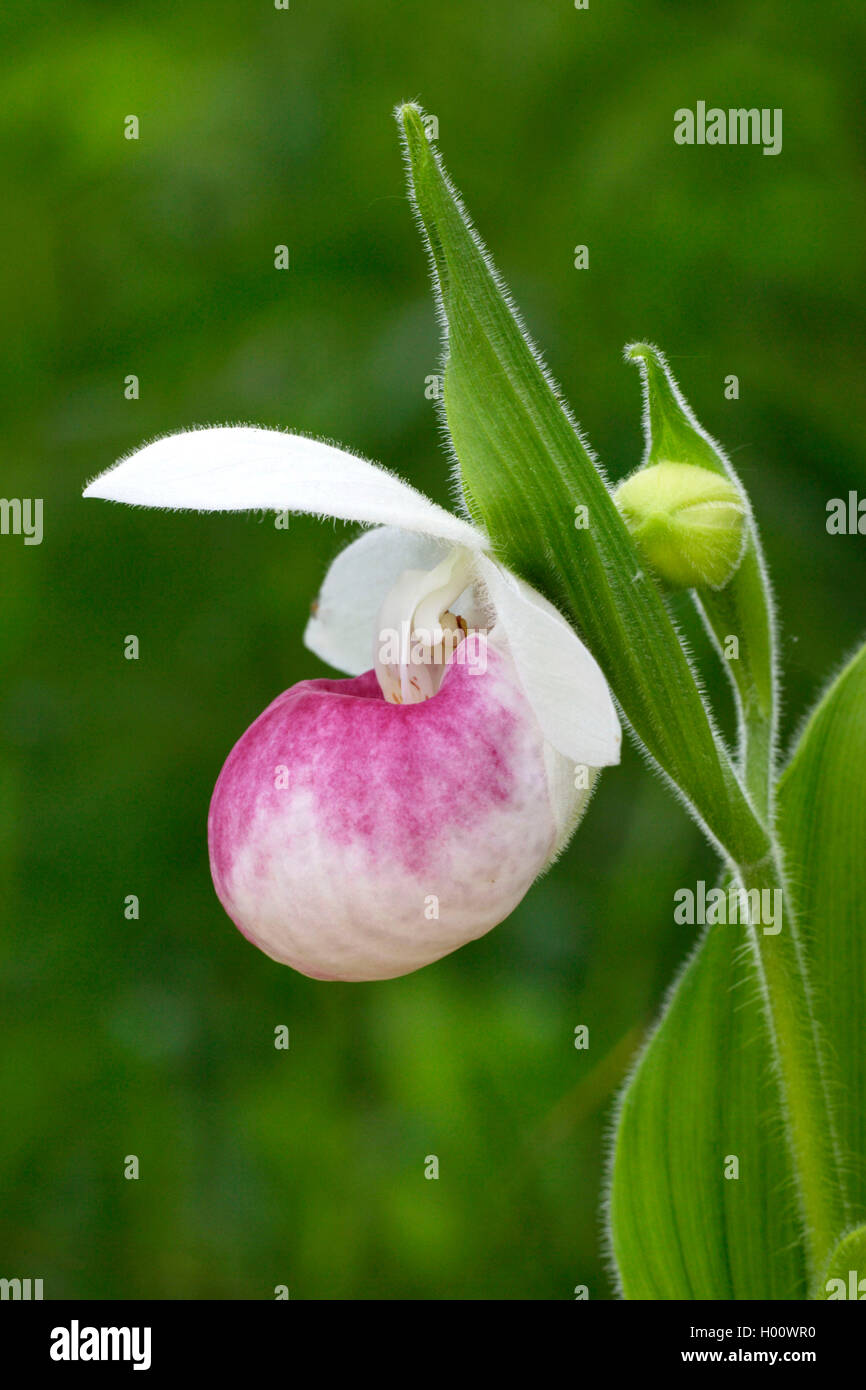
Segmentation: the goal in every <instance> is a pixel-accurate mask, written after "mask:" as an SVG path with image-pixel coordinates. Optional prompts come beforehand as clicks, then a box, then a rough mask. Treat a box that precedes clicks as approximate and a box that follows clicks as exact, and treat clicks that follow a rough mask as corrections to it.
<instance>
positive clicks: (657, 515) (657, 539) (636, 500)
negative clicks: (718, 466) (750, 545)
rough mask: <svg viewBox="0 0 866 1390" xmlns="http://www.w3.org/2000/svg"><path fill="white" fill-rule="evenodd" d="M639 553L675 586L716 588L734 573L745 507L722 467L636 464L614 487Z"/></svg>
mask: <svg viewBox="0 0 866 1390" xmlns="http://www.w3.org/2000/svg"><path fill="white" fill-rule="evenodd" d="M614 501H615V502H616V504H617V506H618V507H619V509H620V512H621V513H622V515H623V518H624V520H625V523H626V525H627V526H628V528H629V530H630V531H631V533H632V536H633V537H634V541H635V544H636V545H637V547H638V550H639V551H640V553H641V555H642V556H643V557H644V559H645V560H646V561H647V564H649V565H650V566H651V567H652V568H653V569H654V570H655V572H656V573H657V574H658V575H659V577H660V578H661V579H663V580H665V581H666V583H668V584H670V585H672V586H673V587H675V588H678V589H704V588H711V589H721V588H722V587H723V586H724V585H725V584H727V582H728V580H729V579H731V577H732V576H733V575H734V574H735V573H736V570H737V567H738V566H739V563H740V560H741V559H742V555H743V548H744V545H745V539H746V507H745V504H744V502H743V498H742V495H741V493H740V491H739V488H738V487H737V486H736V484H734V483H733V482H732V481H731V480H730V479H729V478H727V477H725V476H724V474H722V473H714V472H711V471H710V469H708V468H699V467H697V466H696V465H695V464H692V463H655V464H651V465H650V466H649V467H648V468H641V469H639V470H638V471H637V473H633V474H632V475H631V477H630V478H626V480H625V482H623V483H620V485H619V487H618V488H617V489H616V491H615V493H614Z"/></svg>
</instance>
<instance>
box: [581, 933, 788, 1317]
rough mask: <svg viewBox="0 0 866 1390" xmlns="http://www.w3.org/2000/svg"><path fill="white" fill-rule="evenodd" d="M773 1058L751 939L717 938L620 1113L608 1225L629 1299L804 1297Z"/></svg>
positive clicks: (685, 985) (690, 975)
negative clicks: (735, 1169)
mask: <svg viewBox="0 0 866 1390" xmlns="http://www.w3.org/2000/svg"><path fill="white" fill-rule="evenodd" d="M772 1056H773V1052H772V1046H771V1042H770V1037H769V1033H768V1030H767V1024H766V1021H765V1016H764V1010H763V1007H762V1002H761V990H760V984H759V981H758V976H757V971H756V968H755V964H754V958H753V957H752V955H751V954H750V953H748V952H747V951H746V950H745V949H744V942H743V935H742V931H741V929H739V928H737V927H733V926H721V925H720V926H716V927H712V928H710V929H709V931H708V933H707V935H706V936H705V938H704V940H703V942H702V944H701V946H700V947H699V949H698V952H697V954H696V955H695V956H694V957H693V959H692V960H691V962H690V963H689V965H688V966H687V968H686V970H685V972H684V974H683V975H682V977H681V979H680V980H679V983H678V984H677V986H676V989H675V991H674V993H673V997H672V999H671V1002H670V1004H669V1006H668V1009H667V1012H666V1013H665V1016H664V1019H663V1021H662V1023H661V1025H660V1026H659V1028H658V1030H657V1031H656V1033H655V1035H654V1036H653V1038H652V1040H651V1041H650V1043H649V1046H648V1047H647V1049H646V1050H645V1052H644V1053H643V1056H642V1057H641V1059H640V1062H639V1064H638V1067H637V1069H636V1071H635V1073H634V1076H633V1078H632V1080H631V1082H630V1083H629V1085H628V1087H627V1089H626V1091H625V1094H624V1097H623V1100H622V1105H621V1108H620V1113H619V1121H618V1132H617V1136H616V1144H615V1150H614V1162H613V1170H612V1186H611V1195H610V1208H609V1215H610V1226H611V1239H612V1247H613V1252H614V1255H615V1257H616V1263H617V1268H618V1271H619V1277H620V1281H621V1286H622V1292H623V1294H624V1296H625V1297H626V1298H640V1299H711V1298H721V1299H743V1298H762V1299H783V1298H804V1297H805V1296H806V1287H807V1272H806V1259H805V1253H804V1251H803V1249H802V1247H801V1245H800V1241H799V1222H798V1216H797V1211H796V1203H795V1200H794V1184H793V1174H792V1171H791V1166H790V1159H789V1156H788V1148H787V1145H786V1143H785V1136H784V1123H783V1114H782V1109H781V1103H780V1097H779V1090H778V1084H777V1080H776V1074H775V1070H774V1068H773V1065H772ZM732 1159H736V1161H737V1164H738V1174H739V1175H738V1176H737V1177H726V1176H725V1172H726V1167H727V1170H728V1171H729V1172H731V1171H733V1169H732V1162H731V1161H732Z"/></svg>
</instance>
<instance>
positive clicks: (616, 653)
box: [398, 105, 768, 862]
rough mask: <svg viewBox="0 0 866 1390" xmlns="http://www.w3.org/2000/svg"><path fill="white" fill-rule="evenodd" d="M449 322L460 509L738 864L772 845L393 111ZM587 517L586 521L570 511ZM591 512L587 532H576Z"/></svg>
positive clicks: (659, 615)
mask: <svg viewBox="0 0 866 1390" xmlns="http://www.w3.org/2000/svg"><path fill="white" fill-rule="evenodd" d="M398 116H399V119H400V123H401V125H402V129H403V134H404V139H405V147H406V154H407V162H408V166H409V172H410V183H411V193H412V197H413V200H414V203H415V207H416V209H417V212H418V216H419V221H420V223H421V226H422V228H423V231H424V234H425V237H426V240H427V244H428V248H429V251H430V257H431V262H432V266H433V271H434V281H435V285H436V289H437V293H438V296H439V299H440V304H441V308H442V313H443V320H444V322H445V324H446V325H447V337H446V343H445V359H446V366H445V389H444V404H445V414H446V419H447V424H448V429H449V431H450V435H451V439H452V442H453V445H454V449H455V452H456V455H457V459H458V461H459V469H460V477H461V480H462V484H463V489H464V493H465V497H466V501H467V505H468V507H469V509H470V511H471V513H472V515H473V516H474V518H475V519H476V520H477V521H479V522H481V524H482V525H484V526H485V527H486V529H487V531H488V534H489V535H490V537H491V540H492V541H493V544H494V546H495V548H496V550H497V552H498V554H499V555H500V556H501V558H502V559H503V560H504V562H505V563H506V564H507V565H508V566H509V567H510V568H511V569H513V570H515V571H516V572H517V573H518V574H521V575H522V576H523V577H524V578H526V579H527V580H529V582H530V583H532V584H533V585H535V587H536V588H538V589H540V590H541V591H542V592H544V593H546V594H547V595H548V597H549V598H551V599H552V601H553V602H554V603H557V604H558V605H560V606H561V607H562V608H563V609H564V610H565V611H567V612H568V613H569V614H570V617H571V619H572V621H573V622H574V624H575V626H576V627H577V628H578V629H579V630H580V631H581V632H582V633H583V635H584V637H585V639H586V642H587V645H588V646H589V647H590V649H591V650H592V652H593V654H594V655H595V656H596V658H597V659H598V661H599V662H600V664H601V666H602V668H603V670H604V672H605V675H606V676H607V679H608V681H609V683H610V685H611V688H612V689H613V691H614V694H615V695H616V697H617V699H618V701H619V703H620V705H621V707H622V709H623V711H624V712H625V715H626V718H627V719H628V721H629V723H630V724H631V726H632V728H633V729H634V731H635V733H636V734H637V736H638V738H639V739H640V740H641V741H642V742H643V744H644V745H645V746H646V748H647V749H648V750H649V752H650V753H651V755H652V756H653V758H655V760H656V761H657V762H658V764H659V765H660V766H661V767H662V768H663V769H664V771H665V772H666V773H667V774H668V776H669V777H670V778H671V779H672V780H673V782H674V783H675V784H676V785H677V786H678V787H680V788H681V789H682V790H683V791H684V792H685V794H686V796H687V798H688V799H689V801H690V803H691V804H692V805H693V806H694V807H696V808H697V810H698V812H699V814H700V815H701V817H702V818H703V820H704V821H705V822H706V824H707V825H708V826H709V828H710V830H711V831H712V833H713V835H714V836H715V838H716V839H717V840H718V841H720V842H721V843H722V844H723V845H724V846H725V848H726V849H727V851H728V853H729V854H730V855H731V856H732V857H733V858H734V859H735V860H737V861H738V862H756V861H757V860H759V859H761V858H762V856H763V855H765V854H766V852H767V849H768V840H767V834H766V831H765V829H764V827H763V826H762V825H761V824H760V823H759V820H758V819H757V818H756V816H755V815H754V813H753V811H752V809H751V807H750V806H749V805H748V803H747V801H746V798H745V796H744V793H743V790H742V788H741V786H740V785H739V783H738V781H737V779H736V777H735V775H734V772H733V770H732V767H731V765H730V762H729V760H728V757H727V755H726V753H725V751H724V750H723V748H722V747H721V745H720V744H719V743H718V741H717V740H716V738H715V737H714V733H713V729H712V727H711V724H710V720H709V717H708V713H707V710H706V708H705V706H704V703H703V699H702V696H701V693H700V691H699V689H698V686H697V684H696V682H695V679H694V675H693V673H692V670H691V668H690V665H689V661H688V658H687V656H686V654H685V652H684V650H683V647H682V645H681V643H680V640H679V637H678V635H677V632H676V630H675V628H674V626H673V623H672V621H671V618H670V615H669V613H668V611H667V608H666V606H665V603H664V600H663V598H662V595H661V593H660V591H659V589H658V587H657V585H656V584H655V582H654V581H653V579H652V578H651V577H650V576H649V575H648V574H645V573H644V572H643V567H642V565H641V562H640V559H639V556H638V553H637V550H636V548H635V545H634V542H633V540H632V537H631V536H630V534H629V532H628V529H627V527H626V525H625V523H624V522H623V520H622V517H621V516H620V515H619V512H618V511H617V508H616V506H615V504H614V502H613V500H612V498H611V495H610V492H609V490H608V488H607V486H606V483H605V481H604V479H603V477H602V475H601V473H600V471H599V469H598V467H597V465H596V463H595V462H594V460H593V458H592V455H591V454H590V452H589V449H588V447H587V445H586V443H585V442H584V440H583V438H582V436H581V434H580V432H579V430H578V428H577V426H576V425H575V423H574V421H573V420H572V418H571V416H570V415H569V414H568V411H567V408H566V407H565V405H564V402H563V401H562V399H561V397H560V395H559V394H558V392H557V391H556V389H555V388H554V386H553V384H552V382H551V380H550V377H549V376H548V374H547V373H546V371H545V369H544V367H543V365H542V363H541V360H540V358H539V356H538V354H537V353H536V352H535V351H534V349H533V348H532V346H531V344H530V342H529V340H528V339H527V338H526V336H525V335H524V333H523V332H522V329H521V326H520V324H519V322H518V319H517V317H516V315H515V312H514V310H513V308H512V306H511V303H510V301H509V299H508V297H507V293H506V291H505V289H504V287H503V285H502V283H501V281H500V279H499V277H498V276H497V275H496V273H495V272H494V270H493V269H492V265H491V262H490V260H489V257H488V256H487V254H486V252H485V250H484V248H483V246H482V244H481V242H480V239H479V238H478V237H477V235H476V233H475V232H474V230H473V228H472V227H471V224H470V222H469V219H468V217H467V216H466V213H465V212H464V210H463V207H462V204H461V203H460V201H459V199H458V197H457V195H456V193H455V191H454V189H453V187H452V185H451V183H450V182H449V180H448V178H447V176H446V174H445V172H444V169H443V168H442V165H441V163H440V160H439V156H438V155H437V153H436V152H435V150H434V149H433V147H432V145H431V143H430V141H429V140H428V138H427V133H426V130H425V127H424V122H423V119H422V114H421V112H420V111H419V109H418V108H417V107H416V106H413V105H409V106H404V107H402V108H400V111H399V112H398ZM579 509H585V511H582V510H579ZM584 514H585V517H586V520H587V522H588V524H587V525H586V526H585V527H584V526H583V525H578V524H576V523H577V522H581V521H582V520H583V517H584Z"/></svg>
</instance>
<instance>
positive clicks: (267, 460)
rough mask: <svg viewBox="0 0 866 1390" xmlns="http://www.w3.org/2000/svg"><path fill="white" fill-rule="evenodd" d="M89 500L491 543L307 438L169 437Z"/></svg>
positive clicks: (99, 484) (419, 496) (99, 483)
mask: <svg viewBox="0 0 866 1390" xmlns="http://www.w3.org/2000/svg"><path fill="white" fill-rule="evenodd" d="M84 496H85V497H102V498H105V499H107V500H108V501H112V502H127V503H131V504H132V505H133V506H140V507H167V508H171V509H176V508H179V509H182V510H183V509H186V510H191V511H200V512H237V511H278V512H279V511H289V512H309V513H311V514H312V515H314V516H329V517H335V518H337V520H339V521H360V522H364V523H365V524H367V525H385V526H399V527H402V529H403V530H404V531H413V532H418V533H420V534H422V535H428V536H436V537H438V538H440V539H442V540H445V541H449V542H450V543H451V544H453V545H464V546H467V547H469V549H471V550H479V549H481V548H483V547H484V546H485V545H486V544H487V542H486V539H485V537H484V535H483V533H482V532H481V531H479V530H478V529H477V528H476V527H475V526H473V525H472V524H471V522H469V521H465V520H464V519H463V518H462V517H458V516H454V515H453V514H452V513H451V512H447V511H446V510H445V509H444V507H439V506H437V505H436V504H435V503H434V502H431V501H430V500H429V498H427V497H425V496H424V495H423V493H420V492H417V491H416V490H415V488H413V487H410V486H409V485H408V483H404V482H403V481H402V480H401V479H400V478H398V477H396V476H395V475H394V474H393V473H389V472H388V471H387V469H384V468H381V467H379V466H378V464H374V463H369V462H368V461H367V459H363V458H359V457H358V456H357V455H356V454H350V453H348V452H347V451H346V450H345V449H338V448H337V447H336V446H335V445H333V444H325V443H323V442H322V441H321V440H318V439H308V438H307V437H306V436H305V435H300V434H287V433H284V432H283V431H281V430H266V429H257V428H256V427H255V426H251V425H236V426H235V425H232V426H223V427H216V428H208V429H200V430H187V431H184V432H182V433H180V434H169V435H165V436H164V437H163V438H162V439H156V440H154V441H153V443H152V444H146V445H145V446H144V448H142V449H138V450H136V452H135V453H133V454H130V455H129V456H128V457H127V458H125V459H121V461H120V463H116V464H115V465H114V467H113V468H109V469H108V471H107V472H106V473H101V474H100V475H99V477H98V478H94V480H93V481H92V482H91V483H89V484H88V486H87V487H86V488H85V490H84Z"/></svg>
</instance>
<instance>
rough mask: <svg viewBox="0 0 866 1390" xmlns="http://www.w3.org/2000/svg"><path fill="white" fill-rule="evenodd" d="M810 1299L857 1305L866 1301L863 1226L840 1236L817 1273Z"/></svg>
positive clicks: (865, 1237) (865, 1261) (865, 1230)
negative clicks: (850, 1301)
mask: <svg viewBox="0 0 866 1390" xmlns="http://www.w3.org/2000/svg"><path fill="white" fill-rule="evenodd" d="M861 1281H862V1284H861ZM813 1297H814V1298H816V1299H827V1300H830V1299H834V1300H835V1299H840V1298H855V1299H856V1300H857V1301H858V1302H860V1300H861V1299H864V1298H866V1226H858V1227H857V1229H856V1230H855V1231H849V1232H848V1233H847V1235H845V1236H843V1237H842V1239H841V1240H840V1242H839V1244H838V1245H837V1246H836V1249H835V1250H834V1251H833V1254H832V1255H831V1256H830V1259H829V1260H828V1261H827V1265H826V1268H825V1269H824V1270H822V1272H821V1276H820V1279H819V1280H818V1282H817V1285H816V1288H815V1291H814V1293H813Z"/></svg>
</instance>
